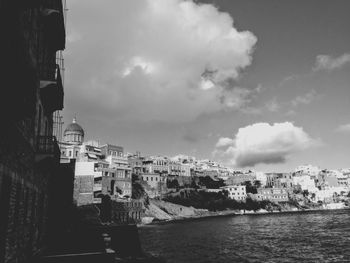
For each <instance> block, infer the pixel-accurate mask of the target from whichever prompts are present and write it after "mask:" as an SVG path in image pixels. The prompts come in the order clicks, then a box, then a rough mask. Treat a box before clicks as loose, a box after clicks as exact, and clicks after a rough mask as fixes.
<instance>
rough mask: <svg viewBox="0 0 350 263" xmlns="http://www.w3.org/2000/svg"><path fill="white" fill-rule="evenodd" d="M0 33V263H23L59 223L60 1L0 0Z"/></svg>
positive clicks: (62, 42)
mask: <svg viewBox="0 0 350 263" xmlns="http://www.w3.org/2000/svg"><path fill="white" fill-rule="evenodd" d="M0 28H1V33H2V36H3V37H2V39H1V43H0V50H1V51H2V55H1V62H0V63H1V64H2V67H1V83H2V91H3V93H2V95H1V96H0V114H1V120H2V125H1V129H0V207H1V212H0V222H1V223H0V262H4V263H7V262H26V261H29V259H30V258H31V257H32V256H33V255H35V254H37V253H38V252H40V251H42V249H43V247H44V240H45V238H47V237H48V234H49V233H50V231H51V230H52V229H51V228H50V227H51V226H53V225H55V224H54V223H57V221H55V219H54V216H52V214H50V210H51V208H52V204H53V203H52V201H51V200H54V199H55V198H54V197H53V196H52V195H53V193H56V192H55V191H51V190H52V187H54V186H53V182H54V181H52V180H54V179H56V178H57V176H59V175H60V174H59V173H60V172H61V170H60V164H59V157H60V150H59V147H58V143H57V139H56V137H55V136H54V134H56V130H55V129H54V116H55V115H56V114H58V111H59V110H62V109H63V98H64V91H63V82H62V77H61V68H60V66H59V63H56V53H59V52H60V50H63V49H64V48H65V27H64V17H63V7H62V2H61V1H45V0H43V1H21V2H15V3H14V2H13V1H10V0H3V1H1V4H0ZM68 181H69V180H68ZM60 212H62V211H61V210H60ZM63 217H64V215H63ZM56 220H57V219H56ZM56 227H57V229H60V228H61V225H60V224H59V223H58V224H56Z"/></svg>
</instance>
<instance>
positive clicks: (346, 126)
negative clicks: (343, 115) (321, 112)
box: [336, 123, 350, 132]
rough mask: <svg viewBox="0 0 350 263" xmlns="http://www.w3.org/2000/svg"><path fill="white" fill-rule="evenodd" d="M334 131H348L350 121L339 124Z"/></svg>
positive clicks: (349, 130) (349, 129)
mask: <svg viewBox="0 0 350 263" xmlns="http://www.w3.org/2000/svg"><path fill="white" fill-rule="evenodd" d="M336 131H337V132H350V123H348V124H343V125H340V126H339V127H338V128H337V129H336Z"/></svg>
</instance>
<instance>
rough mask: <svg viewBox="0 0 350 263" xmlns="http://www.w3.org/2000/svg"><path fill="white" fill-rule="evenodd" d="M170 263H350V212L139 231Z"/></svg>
mask: <svg viewBox="0 0 350 263" xmlns="http://www.w3.org/2000/svg"><path fill="white" fill-rule="evenodd" d="M139 232H140V238H141V243H142V247H143V249H144V250H145V251H147V252H151V253H152V254H155V255H159V256H162V257H164V258H166V259H167V262H170V263H171V262H178V263H182V262H201V263H204V262H350V210H338V211H319V212H306V213H284V214H268V215H244V216H231V217H216V218H205V219H199V220H194V221H183V222H176V223H169V224H163V225H152V226H145V227H141V228H140V229H139Z"/></svg>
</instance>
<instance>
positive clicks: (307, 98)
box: [292, 90, 317, 107]
mask: <svg viewBox="0 0 350 263" xmlns="http://www.w3.org/2000/svg"><path fill="white" fill-rule="evenodd" d="M316 96H317V95H316V91H315V90H311V91H310V92H308V93H306V94H304V95H303V96H297V97H296V98H295V99H293V100H292V105H293V106H294V107H296V106H298V105H300V104H310V103H311V102H312V101H313V100H314V99H315V98H316Z"/></svg>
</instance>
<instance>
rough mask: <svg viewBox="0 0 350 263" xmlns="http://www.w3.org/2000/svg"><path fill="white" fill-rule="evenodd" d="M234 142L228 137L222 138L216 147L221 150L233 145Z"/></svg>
mask: <svg viewBox="0 0 350 263" xmlns="http://www.w3.org/2000/svg"><path fill="white" fill-rule="evenodd" d="M233 142H234V140H233V139H231V138H227V137H222V138H220V139H219V140H218V142H217V143H216V145H215V147H217V148H220V147H227V146H230V145H232V144H233Z"/></svg>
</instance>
